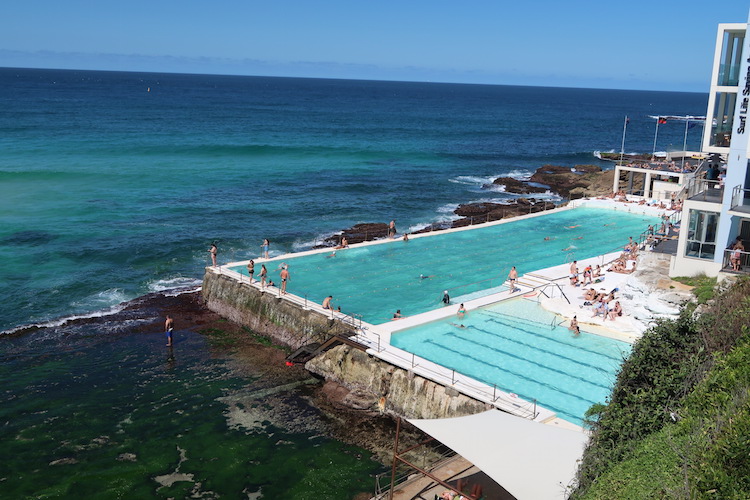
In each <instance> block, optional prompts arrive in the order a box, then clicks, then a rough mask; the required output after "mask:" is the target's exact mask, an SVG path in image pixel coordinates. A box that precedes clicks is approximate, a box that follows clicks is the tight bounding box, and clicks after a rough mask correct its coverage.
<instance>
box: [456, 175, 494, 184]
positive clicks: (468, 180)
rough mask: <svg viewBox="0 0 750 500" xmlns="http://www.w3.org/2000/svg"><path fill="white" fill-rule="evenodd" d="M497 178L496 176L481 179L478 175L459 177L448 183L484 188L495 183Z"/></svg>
mask: <svg viewBox="0 0 750 500" xmlns="http://www.w3.org/2000/svg"><path fill="white" fill-rule="evenodd" d="M495 178H496V176H491V177H480V176H476V175H459V176H458V177H454V178H452V179H448V182H453V183H454V184H465V185H468V186H484V185H485V184H489V183H491V182H492V181H494V180H495Z"/></svg>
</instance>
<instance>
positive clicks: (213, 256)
mask: <svg viewBox="0 0 750 500" xmlns="http://www.w3.org/2000/svg"><path fill="white" fill-rule="evenodd" d="M218 250H219V249H218V248H216V243H215V242H214V243H211V248H209V249H208V253H210V254H211V264H212V265H213V267H216V253H217V252H218Z"/></svg>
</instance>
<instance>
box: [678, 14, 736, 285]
mask: <svg viewBox="0 0 750 500" xmlns="http://www.w3.org/2000/svg"><path fill="white" fill-rule="evenodd" d="M747 29H748V24H744V23H743V24H720V25H719V30H718V34H717V37H716V52H715V55H714V65H713V72H712V74H711V90H710V94H709V99H708V110H707V113H706V125H705V127H704V130H703V140H702V150H703V152H705V153H709V154H711V153H713V154H714V155H713V161H712V163H714V165H716V166H723V165H724V164H725V165H726V172H725V173H722V174H721V175H717V174H718V173H719V170H718V169H716V168H713V169H709V170H707V171H706V174H705V177H703V178H696V179H693V180H691V181H690V183H689V185H688V186H687V188H686V198H685V202H684V204H683V211H682V223H681V229H680V233H679V241H678V246H677V254H676V255H675V257H674V258H673V259H672V266H671V269H670V273H669V274H670V276H695V275H698V274H701V273H705V274H706V275H708V276H717V275H719V273H720V272H723V271H727V270H729V269H731V266H730V265H729V251H728V250H727V248H728V247H730V246H731V245H733V244H734V242H735V239H736V238H737V237H739V238H740V239H741V240H742V242H743V243H744V245H745V249H746V250H748V249H750V189H749V188H750V168H749V167H748V144H749V141H748V137H750V114H749V113H748V107H749V103H750V37H749V36H747ZM717 177H718V179H717ZM748 257H749V255H748V254H747V253H746V252H743V253H742V258H741V263H742V264H743V265H742V267H741V269H742V270H743V271H745V272H747V271H748V270H749V269H750V259H748Z"/></svg>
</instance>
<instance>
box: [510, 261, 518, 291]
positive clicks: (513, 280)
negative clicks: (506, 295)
mask: <svg viewBox="0 0 750 500" xmlns="http://www.w3.org/2000/svg"><path fill="white" fill-rule="evenodd" d="M508 279H509V280H510V290H509V291H510V293H513V292H515V291H516V280H517V279H518V271H516V266H513V267H511V268H510V272H509V273H508Z"/></svg>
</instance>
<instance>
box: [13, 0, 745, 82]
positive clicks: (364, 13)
mask: <svg viewBox="0 0 750 500" xmlns="http://www.w3.org/2000/svg"><path fill="white" fill-rule="evenodd" d="M719 6H720V8H719ZM748 8H750V2H745V1H740V0H725V1H722V2H707V1H705V0H703V1H700V2H699V1H695V0H683V1H674V0H665V1H660V0H651V1H644V0H630V1H607V0H598V1H588V0H586V1H575V0H573V1H570V2H561V1H559V0H557V1H548V0H537V1H529V0H526V1H518V0H514V1H512V2H511V1H504V0H495V1H482V0H478V1H471V0H466V1H463V2H458V1H442V0H433V1H422V0H404V1H400V2H394V1H390V0H381V1H378V2H366V1H358V0H348V1H344V0H339V1H325V0H320V1H317V2H315V1H311V0H308V1H284V0H276V1H274V0H271V1H269V0H266V1H263V2H258V1H255V0H245V1H225V0H216V1H213V2H207V1H193V0H182V1H180V2H177V1H172V0H151V1H148V2H146V1H142V0H129V1H118V2H112V1H107V0H99V1H96V0H90V1H82V0H66V1H60V0H55V1H48V0H23V1H16V2H12V1H6V2H2V5H0V66H5V67H37V68H69V69H102V70H122V71H164V72H185V73H218V74H243V75H270V76H304V77H328V78H361V79H376V80H409V81H440V82H463V83H490V84H512V85H549V86H564V87H594V88H621V89H654V90H676V91H695V92H705V91H707V90H708V80H709V76H710V71H711V61H712V58H713V49H714V43H715V39H716V26H717V24H718V23H720V22H746V21H747V18H748Z"/></svg>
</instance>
